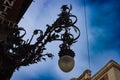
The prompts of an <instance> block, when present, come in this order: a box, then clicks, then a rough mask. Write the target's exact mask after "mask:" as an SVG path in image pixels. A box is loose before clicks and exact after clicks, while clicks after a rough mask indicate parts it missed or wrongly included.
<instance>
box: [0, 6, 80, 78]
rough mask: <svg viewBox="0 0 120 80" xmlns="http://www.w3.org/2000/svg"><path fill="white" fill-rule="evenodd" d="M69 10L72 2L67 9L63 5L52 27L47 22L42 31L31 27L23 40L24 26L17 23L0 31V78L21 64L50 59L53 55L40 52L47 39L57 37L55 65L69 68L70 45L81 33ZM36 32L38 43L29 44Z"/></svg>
mask: <svg viewBox="0 0 120 80" xmlns="http://www.w3.org/2000/svg"><path fill="white" fill-rule="evenodd" d="M71 10H72V6H71V5H70V8H69V7H68V6H67V5H63V6H62V7H61V13H60V14H59V15H58V16H59V17H58V18H57V20H56V21H55V22H54V23H53V24H52V25H51V26H50V25H47V29H46V31H45V32H43V31H42V30H40V29H36V30H34V32H33V35H32V37H31V38H30V39H29V40H27V41H25V40H23V37H24V36H25V34H26V31H25V30H24V28H22V27H18V26H17V25H16V27H13V28H10V27H9V28H7V30H6V31H7V32H8V33H5V34H2V35H3V36H1V35H0V39H1V40H0V55H1V56H0V57H1V58H0V79H1V80H7V79H9V78H10V77H11V76H12V74H13V72H14V71H15V69H19V68H20V66H28V65H30V64H34V63H37V62H39V61H41V60H42V59H43V60H46V59H45V57H44V56H48V57H50V58H52V57H53V54H50V53H47V54H43V51H44V50H45V49H46V48H45V45H46V44H47V43H48V42H51V41H56V40H57V41H62V44H60V46H59V47H60V51H59V53H58V55H59V58H60V59H59V61H58V65H59V67H60V69H61V70H62V71H64V72H69V71H71V70H72V69H73V67H74V64H75V61H74V56H75V53H74V51H73V50H72V49H71V48H70V47H71V45H72V44H73V43H75V42H76V40H77V39H78V38H79V36H80V30H79V29H78V28H77V27H76V26H75V23H76V22H77V17H76V16H75V15H72V14H71V13H70V11H71ZM73 30H74V31H75V32H73ZM21 31H22V33H21ZM72 32H73V33H72ZM3 33H4V32H3ZM75 33H76V34H77V35H75ZM4 35H5V37H4ZM35 35H39V37H38V38H37V39H36V40H37V42H35V43H32V44H31V41H32V39H33V38H34V36H35ZM5 77H7V79H6V78H5Z"/></svg>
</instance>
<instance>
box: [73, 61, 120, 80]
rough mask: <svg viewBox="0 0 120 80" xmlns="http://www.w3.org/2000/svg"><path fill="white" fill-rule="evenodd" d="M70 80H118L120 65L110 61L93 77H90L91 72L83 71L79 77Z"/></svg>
mask: <svg viewBox="0 0 120 80" xmlns="http://www.w3.org/2000/svg"><path fill="white" fill-rule="evenodd" d="M71 80H120V64H118V63H117V62H115V61H113V60H111V61H109V62H108V63H107V64H106V65H105V66H104V67H103V68H102V69H100V70H99V71H98V72H97V73H96V74H95V75H93V76H91V71H90V70H85V71H84V72H83V74H82V75H80V77H78V78H72V79H71Z"/></svg>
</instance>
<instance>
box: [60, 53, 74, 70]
mask: <svg viewBox="0 0 120 80" xmlns="http://www.w3.org/2000/svg"><path fill="white" fill-rule="evenodd" d="M58 65H59V67H60V69H61V70H62V71H63V72H70V71H71V70H72V69H73V67H74V65H75V61H74V58H73V57H71V56H68V55H65V56H62V57H61V58H60V59H59V61H58Z"/></svg>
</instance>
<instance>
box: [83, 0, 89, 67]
mask: <svg viewBox="0 0 120 80" xmlns="http://www.w3.org/2000/svg"><path fill="white" fill-rule="evenodd" d="M84 18H85V30H86V38H87V55H88V67H89V69H90V68H91V63H90V50H89V36H88V22H87V9H86V0H84Z"/></svg>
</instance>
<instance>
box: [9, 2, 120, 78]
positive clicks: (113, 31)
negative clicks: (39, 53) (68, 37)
mask: <svg viewBox="0 0 120 80" xmlns="http://www.w3.org/2000/svg"><path fill="white" fill-rule="evenodd" d="M83 2H84V1H83V0H35V2H32V4H31V6H30V7H29V9H28V10H27V12H26V13H25V15H24V17H23V19H21V21H20V23H19V26H20V27H24V28H25V29H26V31H27V35H26V36H25V37H24V39H28V38H30V37H31V36H30V35H32V33H33V30H34V29H42V30H43V31H45V29H46V24H49V25H51V24H52V23H53V22H54V21H55V20H56V18H57V14H59V13H60V7H61V6H62V5H64V4H68V5H70V4H72V6H73V10H72V12H71V13H72V14H74V15H76V16H77V17H78V22H77V23H76V26H77V27H79V29H80V30H81V36H80V38H79V39H78V42H77V43H75V44H74V45H73V46H72V49H73V50H74V52H75V53H76V56H75V67H74V69H73V70H72V71H71V72H69V73H64V72H62V71H61V70H60V69H59V67H58V59H59V57H58V54H57V53H58V52H59V47H58V46H59V42H52V43H49V44H47V45H46V48H47V51H46V52H51V53H53V54H54V58H53V59H52V60H51V59H49V58H47V61H46V62H45V61H42V62H39V63H37V64H33V65H30V66H26V67H21V68H20V69H19V71H15V73H14V74H13V76H12V78H11V80H70V79H71V78H73V77H79V76H80V74H81V73H82V72H83V71H84V70H86V69H88V68H89V65H88V52H87V38H86V28H85V17H84V16H85V14H84V6H83ZM119 4H120V1H119V0H86V10H87V11H86V12H87V22H88V24H87V26H88V38H89V50H90V66H91V67H90V69H91V71H92V75H94V74H95V73H96V72H97V71H98V70H99V69H101V68H102V67H103V66H104V65H105V64H106V63H107V62H108V61H109V60H111V59H113V60H115V61H116V62H118V63H120V31H119V30H120V16H119V13H120V6H119ZM34 41H35V40H34ZM34 41H33V42H34Z"/></svg>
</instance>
